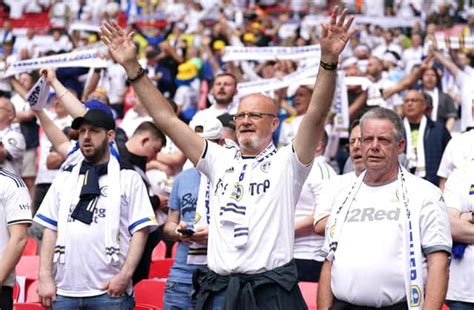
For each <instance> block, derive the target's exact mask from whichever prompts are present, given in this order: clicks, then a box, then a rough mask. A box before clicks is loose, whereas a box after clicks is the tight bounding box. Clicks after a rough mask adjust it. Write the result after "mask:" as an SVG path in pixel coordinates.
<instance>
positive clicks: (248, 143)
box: [237, 135, 261, 149]
mask: <svg viewBox="0 0 474 310" xmlns="http://www.w3.org/2000/svg"><path fill="white" fill-rule="evenodd" d="M237 141H238V142H239V145H240V147H245V148H248V149H256V148H257V147H258V146H259V145H260V142H261V141H260V138H259V137H257V136H256V135H254V136H251V137H242V136H241V135H239V136H237Z"/></svg>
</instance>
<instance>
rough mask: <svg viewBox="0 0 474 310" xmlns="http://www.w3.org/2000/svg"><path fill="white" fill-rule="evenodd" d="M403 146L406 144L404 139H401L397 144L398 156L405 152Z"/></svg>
mask: <svg viewBox="0 0 474 310" xmlns="http://www.w3.org/2000/svg"><path fill="white" fill-rule="evenodd" d="M405 144H406V141H405V140H404V139H402V140H400V142H398V155H400V154H402V153H404V152H405Z"/></svg>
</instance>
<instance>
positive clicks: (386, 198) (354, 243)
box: [323, 174, 451, 307]
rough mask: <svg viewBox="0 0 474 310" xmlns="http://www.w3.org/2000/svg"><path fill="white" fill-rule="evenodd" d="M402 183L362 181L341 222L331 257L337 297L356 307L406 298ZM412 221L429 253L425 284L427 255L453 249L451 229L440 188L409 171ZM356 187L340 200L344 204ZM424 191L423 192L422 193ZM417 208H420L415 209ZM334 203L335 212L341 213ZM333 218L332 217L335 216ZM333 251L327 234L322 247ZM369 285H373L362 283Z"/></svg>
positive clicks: (333, 284)
mask: <svg viewBox="0 0 474 310" xmlns="http://www.w3.org/2000/svg"><path fill="white" fill-rule="evenodd" d="M399 184H400V183H399V182H398V181H395V182H392V183H390V184H386V185H382V186H368V185H365V184H364V183H362V185H361V187H360V189H359V190H358V191H357V193H356V195H355V197H354V200H353V202H352V204H351V205H350V209H349V211H348V213H347V217H346V220H345V221H344V223H343V224H342V223H341V224H342V225H343V226H342V227H341V233H340V237H339V240H338V246H337V251H336V252H335V254H334V258H333V260H332V269H331V287H332V291H333V293H334V296H335V297H336V298H337V299H339V300H343V301H346V302H348V303H351V304H355V305H364V306H370V307H381V306H389V305H393V304H396V303H399V302H402V301H404V300H406V292H405V275H406V274H405V272H406V271H405V270H406V266H405V257H406V256H405V249H404V241H403V234H404V233H405V232H404V227H405V221H406V220H405V214H406V213H405V205H404V203H403V198H402V195H401V193H400V185H399ZM405 185H406V189H407V190H408V201H410V207H411V214H412V220H413V221H415V220H418V224H419V228H420V242H421V248H422V250H423V253H424V256H423V257H424V259H423V261H422V262H421V268H422V270H423V279H424V281H425V283H426V277H427V262H426V255H428V254H430V253H433V252H436V251H447V252H450V249H451V232H450V229H449V220H448V216H447V211H446V206H445V204H444V200H443V199H442V194H441V192H440V190H439V189H438V188H437V187H435V186H434V185H432V184H431V183H429V182H427V181H425V180H422V179H420V178H417V177H415V176H413V175H410V174H408V175H406V183H405ZM351 187H352V185H351V186H350V187H348V188H346V192H345V193H344V194H343V195H338V196H339V197H337V198H336V200H337V202H335V205H336V206H340V204H341V203H342V201H344V199H345V198H346V197H347V192H348V191H349V190H350V188H351ZM420 193H423V195H420ZM415 207H419V209H417V210H415ZM337 209H338V208H337V207H335V208H333V210H332V213H331V216H335V215H336V210H337ZM330 220H331V219H330ZM328 249H329V236H328V234H326V239H325V244H324V247H323V250H324V251H326V253H327V250H328ZM367 283H370V285H362V284H367Z"/></svg>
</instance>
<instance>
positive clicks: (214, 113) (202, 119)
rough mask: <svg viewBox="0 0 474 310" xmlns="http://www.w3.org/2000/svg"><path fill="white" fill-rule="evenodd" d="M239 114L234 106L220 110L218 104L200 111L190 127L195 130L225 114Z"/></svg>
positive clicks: (190, 123)
mask: <svg viewBox="0 0 474 310" xmlns="http://www.w3.org/2000/svg"><path fill="white" fill-rule="evenodd" d="M236 112H237V107H236V106H234V105H233V104H230V105H228V106H227V108H226V109H218V108H217V105H216V104H213V105H211V106H210V107H209V108H207V109H205V110H201V111H198V112H197V113H196V114H195V115H194V117H193V119H192V120H191V122H189V126H190V127H191V128H192V129H193V130H194V127H195V126H197V125H201V126H202V125H204V123H206V121H207V120H208V119H214V118H217V117H218V116H221V115H222V114H224V113H229V114H235V113H236Z"/></svg>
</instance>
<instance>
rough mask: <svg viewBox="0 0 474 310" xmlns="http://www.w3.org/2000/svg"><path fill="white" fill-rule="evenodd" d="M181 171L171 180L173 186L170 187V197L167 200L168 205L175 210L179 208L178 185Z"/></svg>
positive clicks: (181, 176) (181, 178) (180, 179)
mask: <svg viewBox="0 0 474 310" xmlns="http://www.w3.org/2000/svg"><path fill="white" fill-rule="evenodd" d="M183 175H184V174H183V173H181V174H179V175H178V176H177V177H176V179H175V180H174V182H173V187H172V188H171V194H170V199H169V201H168V207H169V208H170V209H172V210H175V211H180V210H181V207H180V206H181V202H180V198H179V195H178V193H179V187H180V184H181V182H182V180H183Z"/></svg>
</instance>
